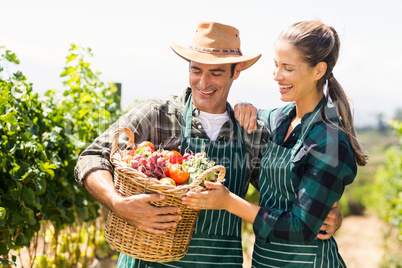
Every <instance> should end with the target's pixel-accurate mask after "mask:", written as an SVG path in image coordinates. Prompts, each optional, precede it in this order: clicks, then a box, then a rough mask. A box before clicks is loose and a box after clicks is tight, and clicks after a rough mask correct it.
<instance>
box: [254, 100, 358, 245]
mask: <svg viewBox="0 0 402 268" xmlns="http://www.w3.org/2000/svg"><path fill="white" fill-rule="evenodd" d="M323 103H324V99H323V100H321V102H320V103H319V104H318V105H317V107H316V109H315V111H317V109H320V107H321V106H322V105H323ZM311 114H312V113H309V114H306V115H305V116H304V117H303V119H302V121H301V124H299V125H298V126H297V127H296V128H295V129H294V130H293V131H292V133H291V135H290V136H289V138H288V139H287V140H286V141H285V142H284V138H285V136H286V134H287V130H288V127H289V125H290V123H291V120H292V118H293V117H294V116H295V115H296V108H295V105H294V104H289V105H287V106H285V107H283V108H280V109H274V110H259V112H258V118H259V119H260V120H262V121H263V122H267V126H268V129H269V130H270V131H271V133H272V135H271V137H270V140H271V141H272V142H274V143H276V144H279V145H282V146H284V147H286V148H293V146H295V144H296V142H297V140H298V139H299V138H300V136H301V129H302V125H303V123H304V122H306V119H307V118H308V117H309V116H310V115H311ZM331 119H332V120H336V122H338V123H339V120H338V119H337V118H336V116H335V118H333V117H332V118H331ZM313 124H314V125H313V127H312V129H311V130H310V132H308V136H307V137H306V139H305V140H304V143H303V145H302V147H301V148H300V150H299V151H298V152H297V153H296V155H295V157H294V159H292V160H291V161H292V164H291V172H290V175H289V176H291V177H292V179H293V181H295V183H296V184H297V183H298V187H297V189H294V191H295V193H296V196H295V202H294V204H293V206H292V207H290V208H289V209H288V211H278V210H277V209H275V208H274V207H273V208H268V207H262V208H261V209H260V210H259V212H258V215H257V217H256V219H255V222H254V226H253V228H254V231H255V234H256V237H257V238H258V239H261V240H264V241H267V242H268V241H269V238H270V237H274V238H277V239H281V240H284V241H292V242H308V241H312V240H314V239H315V238H316V235H317V233H318V231H319V229H320V227H321V225H322V223H323V221H324V220H325V218H326V216H327V215H328V213H329V211H330V209H331V207H332V205H333V204H334V203H335V202H336V201H338V200H339V199H340V198H341V196H342V194H343V191H344V188H345V186H346V185H348V184H350V183H352V182H353V180H354V178H355V176H356V173H357V166H356V161H355V158H354V154H353V150H352V148H351V146H350V143H349V141H348V140H347V138H346V136H345V134H344V133H343V132H342V131H341V130H339V129H338V130H335V131H334V130H329V125H328V122H327V123H325V122H323V121H322V120H321V119H319V120H317V121H316V122H313ZM329 133H331V134H329ZM334 134H335V135H334ZM317 156H320V157H317ZM260 181H261V183H262V182H263V178H261V179H260ZM289 194H291V195H292V193H289Z"/></svg>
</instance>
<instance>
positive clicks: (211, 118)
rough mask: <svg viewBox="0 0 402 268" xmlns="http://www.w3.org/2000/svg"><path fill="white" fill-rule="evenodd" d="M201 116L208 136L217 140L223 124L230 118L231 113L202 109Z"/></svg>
mask: <svg viewBox="0 0 402 268" xmlns="http://www.w3.org/2000/svg"><path fill="white" fill-rule="evenodd" d="M199 118H200V120H201V125H202V127H203V128H204V130H205V132H206V133H207V135H208V137H209V138H210V139H211V140H212V141H215V140H216V139H217V138H218V135H219V131H220V130H221V128H222V126H223V124H224V123H225V122H226V121H228V120H229V114H228V112H227V111H225V112H224V113H223V114H210V113H206V112H202V111H200V115H199Z"/></svg>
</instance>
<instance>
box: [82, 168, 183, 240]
mask: <svg viewBox="0 0 402 268" xmlns="http://www.w3.org/2000/svg"><path fill="white" fill-rule="evenodd" d="M84 186H85V188H86V189H87V190H88V192H89V193H90V194H91V195H92V196H93V197H95V198H96V199H97V200H98V201H99V202H101V203H102V204H103V205H105V206H106V207H108V208H109V209H110V210H112V211H113V212H114V213H115V214H116V215H117V216H118V217H120V218H122V219H124V220H126V221H127V222H128V223H130V224H132V225H134V226H135V227H137V228H138V229H140V230H144V231H147V232H149V233H153V234H165V233H166V232H165V231H164V229H166V228H170V227H173V226H175V225H176V221H179V220H180V218H181V217H180V215H179V213H180V208H178V207H155V206H152V205H151V204H149V202H151V201H161V200H163V199H164V198H165V197H164V195H159V194H140V195H133V196H128V197H123V196H120V195H119V194H118V193H117V191H116V189H115V187H114V184H113V178H112V174H111V173H110V172H109V171H107V170H95V171H93V172H91V173H89V175H88V176H87V177H86V178H85V179H84Z"/></svg>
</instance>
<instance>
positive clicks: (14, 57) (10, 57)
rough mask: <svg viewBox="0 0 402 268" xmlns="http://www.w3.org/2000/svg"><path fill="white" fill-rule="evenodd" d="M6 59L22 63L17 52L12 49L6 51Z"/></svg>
mask: <svg viewBox="0 0 402 268" xmlns="http://www.w3.org/2000/svg"><path fill="white" fill-rule="evenodd" d="M6 60H7V61H9V62H13V63H15V64H20V61H19V59H17V55H15V53H13V52H12V51H11V50H7V51H6Z"/></svg>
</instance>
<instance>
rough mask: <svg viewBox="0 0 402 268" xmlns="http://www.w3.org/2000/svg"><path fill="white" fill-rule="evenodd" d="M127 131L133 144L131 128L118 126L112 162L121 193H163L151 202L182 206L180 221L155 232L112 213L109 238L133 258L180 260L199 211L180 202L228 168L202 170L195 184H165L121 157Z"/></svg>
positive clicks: (106, 233) (155, 204) (220, 176)
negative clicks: (120, 141)
mask: <svg viewBox="0 0 402 268" xmlns="http://www.w3.org/2000/svg"><path fill="white" fill-rule="evenodd" d="M123 132H125V133H126V134H127V135H128V137H129V142H128V144H127V148H130V147H133V146H134V135H133V133H132V132H131V130H130V129H128V128H119V129H118V130H117V131H116V132H115V133H114V137H113V144H112V152H111V162H112V164H113V165H114V168H115V171H114V185H115V187H116V190H117V192H118V193H119V194H120V195H122V196H131V195H136V194H143V193H148V194H149V193H158V194H164V195H165V199H164V200H162V201H159V202H151V204H152V205H154V206H173V207H180V216H181V220H180V221H178V222H177V225H176V227H173V228H168V229H166V230H165V231H166V234H164V235H156V234H151V233H148V232H146V231H143V230H139V229H137V228H136V227H134V226H132V225H130V224H129V223H127V222H126V221H125V220H123V219H121V218H119V217H117V216H116V215H115V214H114V213H113V212H109V215H108V218H107V220H106V224H105V236H106V241H107V242H108V243H109V244H110V245H111V246H113V247H114V248H115V249H116V250H117V251H119V252H121V253H124V254H126V255H128V256H130V257H132V258H135V259H141V260H145V261H151V262H170V261H176V260H179V259H181V258H182V257H183V256H184V255H185V254H186V253H187V251H188V245H189V243H190V240H191V237H192V235H193V232H194V229H195V223H196V220H197V217H198V215H199V213H200V210H194V209H188V208H187V207H186V206H185V205H182V204H181V198H182V196H184V195H186V193H187V192H188V191H201V190H203V189H204V187H202V186H200V185H199V184H200V183H201V182H202V181H203V180H204V179H205V177H206V176H207V175H208V174H209V173H211V172H217V173H218V179H217V181H218V182H222V181H223V179H224V177H225V173H226V170H225V167H223V166H214V167H212V168H210V169H208V170H206V171H205V172H203V173H202V174H201V175H200V176H199V177H198V178H197V179H196V180H194V182H193V183H191V184H187V185H180V186H177V187H176V186H173V185H168V184H162V183H160V182H159V181H158V180H157V179H155V178H148V177H146V176H145V175H144V174H143V173H141V172H139V171H137V170H135V169H133V168H131V167H128V166H127V165H126V164H125V163H124V162H122V160H121V151H120V149H119V147H118V139H119V136H120V134H121V133H123Z"/></svg>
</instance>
